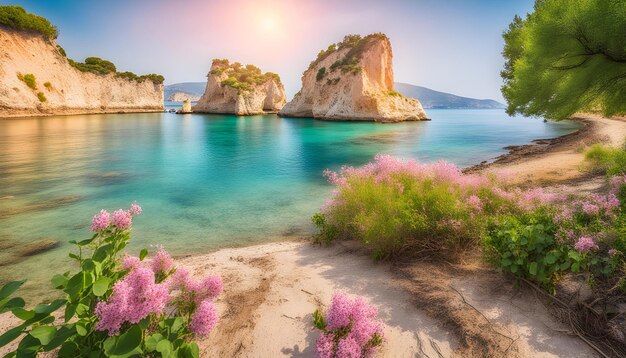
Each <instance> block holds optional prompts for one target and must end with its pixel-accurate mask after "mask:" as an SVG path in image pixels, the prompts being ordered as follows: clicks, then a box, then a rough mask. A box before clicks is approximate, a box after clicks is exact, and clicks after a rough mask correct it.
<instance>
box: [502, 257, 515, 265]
mask: <svg viewBox="0 0 626 358" xmlns="http://www.w3.org/2000/svg"><path fill="white" fill-rule="evenodd" d="M512 263H513V261H512V260H511V259H502V266H504V267H507V266H511V264H512Z"/></svg>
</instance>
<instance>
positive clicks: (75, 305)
mask: <svg viewBox="0 0 626 358" xmlns="http://www.w3.org/2000/svg"><path fill="white" fill-rule="evenodd" d="M141 212H142V209H141V207H140V206H139V205H137V204H132V205H131V207H130V209H129V210H122V209H120V210H117V211H115V212H113V214H109V213H108V212H107V211H105V210H102V211H100V213H98V214H97V215H95V216H94V217H93V220H92V223H91V230H92V231H94V232H95V233H94V235H93V236H92V237H91V238H90V239H87V240H83V241H79V242H76V241H71V243H72V244H74V245H75V246H76V247H77V248H78V253H70V255H69V256H70V257H71V258H72V259H74V260H76V262H77V263H78V266H79V267H80V271H79V272H78V273H76V274H73V275H72V274H70V273H69V272H66V273H64V274H61V275H55V276H54V277H53V278H52V285H53V286H54V288H56V289H58V290H61V291H62V292H63V293H64V294H65V298H64V299H58V300H55V301H53V302H52V303H50V304H39V305H37V306H36V307H35V308H34V309H32V310H26V309H25V308H24V306H25V302H24V300H23V299H22V298H19V297H14V298H10V297H9V296H10V295H11V294H12V293H13V292H15V290H17V289H18V288H19V287H20V286H21V285H22V284H23V283H24V282H23V281H17V282H11V283H9V284H7V285H5V286H4V287H3V288H2V290H0V312H7V311H11V312H12V313H13V314H14V315H15V316H16V317H18V318H20V319H22V320H23V321H24V322H23V323H22V324H20V325H18V326H17V327H14V328H12V329H10V330H9V331H7V332H5V333H4V334H3V335H1V336H0V347H2V346H4V345H6V344H8V343H9V342H11V341H13V340H15V339H17V338H19V337H20V336H22V335H23V338H22V340H21V341H20V343H19V344H18V347H17V349H16V350H15V351H14V352H12V353H11V354H9V356H11V355H17V356H23V357H27V356H28V357H30V356H32V357H34V356H36V354H37V353H38V352H47V351H51V350H54V349H58V356H59V357H77V356H89V357H103V356H106V357H128V356H133V355H150V356H155V357H156V356H161V357H197V356H198V355H199V349H198V345H197V344H196V343H195V342H193V339H194V338H196V337H202V336H205V335H207V334H208V333H209V332H210V331H211V330H212V329H213V328H214V327H215V324H216V322H217V312H216V309H215V306H214V305H213V302H212V300H213V299H215V298H216V297H217V296H218V295H219V294H220V292H221V291H222V280H221V278H220V277H219V276H208V277H206V278H204V279H203V280H197V279H195V278H193V277H191V276H190V275H189V273H188V271H187V270H186V269H185V268H181V267H176V266H175V263H174V260H173V259H172V257H171V256H170V255H169V254H168V253H167V252H166V251H165V250H164V249H163V248H162V247H159V248H158V250H157V252H156V253H155V254H154V255H153V256H152V258H148V256H147V255H148V251H147V250H146V249H143V250H142V251H141V253H140V255H139V256H138V257H134V256H130V255H127V254H122V250H123V249H124V248H125V247H126V245H127V244H128V241H129V240H130V230H131V228H132V219H133V216H135V215H138V214H141ZM63 307H64V308H65V311H64V315H63V323H61V324H55V316H53V315H52V314H53V313H54V312H55V311H57V310H58V309H60V308H63Z"/></svg>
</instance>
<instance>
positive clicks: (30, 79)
mask: <svg viewBox="0 0 626 358" xmlns="http://www.w3.org/2000/svg"><path fill="white" fill-rule="evenodd" d="M17 78H18V79H19V80H20V81H22V82H24V83H26V85H27V86H28V87H29V88H30V89H32V90H36V89H37V79H36V78H35V75H33V74H32V73H27V74H25V75H23V74H21V73H18V74H17Z"/></svg>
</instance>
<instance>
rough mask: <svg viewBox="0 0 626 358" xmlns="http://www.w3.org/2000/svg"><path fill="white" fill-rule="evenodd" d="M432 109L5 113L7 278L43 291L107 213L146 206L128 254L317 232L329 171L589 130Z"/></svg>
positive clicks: (480, 154) (0, 244)
mask: <svg viewBox="0 0 626 358" xmlns="http://www.w3.org/2000/svg"><path fill="white" fill-rule="evenodd" d="M428 114H429V115H430V117H431V118H432V119H433V120H432V121H430V122H411V123H399V124H377V123H347V122H324V121H317V120H312V119H295V118H279V117H277V116H274V115H268V116H252V117H236V116H231V115H175V114H169V113H146V114H126V115H117V114H110V115H79V116H57V117H46V118H27V119H14V120H4V121H0V248H1V250H0V262H1V263H0V264H2V263H4V264H5V265H4V266H3V267H0V282H3V281H6V280H8V279H16V278H30V279H31V280H30V283H29V285H28V286H29V288H30V291H31V292H43V291H45V290H47V282H46V281H47V277H49V274H50V273H51V272H62V271H63V270H64V269H66V268H67V267H68V266H67V263H66V262H67V259H66V255H67V252H68V249H69V248H70V245H69V244H67V241H69V240H80V239H83V238H86V237H88V235H89V221H90V219H91V217H92V216H93V214H94V213H96V212H97V211H98V210H99V209H100V208H106V209H108V210H114V209H117V208H120V207H127V206H128V205H129V204H130V203H131V202H132V201H135V200H136V201H137V202H139V203H140V204H141V205H142V207H143V209H144V214H143V215H141V216H139V217H137V218H136V220H135V223H134V238H133V245H131V250H137V249H138V248H139V247H143V246H147V245H151V244H157V243H162V244H164V245H165V246H166V248H167V249H169V250H170V251H172V252H174V253H175V254H178V255H183V254H193V253H199V252H206V251H209V250H213V249H216V248H220V247H225V246H235V245H245V244H251V243H259V242H264V241H269V240H273V239H276V238H279V237H283V236H285V235H287V236H301V235H307V234H309V233H311V232H312V230H313V228H312V225H311V224H310V223H309V221H310V220H309V219H310V217H311V215H312V214H313V213H314V212H315V211H316V210H317V209H318V208H319V207H320V206H321V205H322V204H323V203H324V201H325V199H326V198H327V197H328V195H329V193H330V191H331V187H330V185H328V184H327V183H326V181H325V180H324V178H323V176H322V171H323V170H324V169H326V168H330V169H338V168H339V167H340V166H341V165H344V164H348V165H360V164H363V163H366V162H368V161H370V160H371V159H372V158H373V156H374V155H376V154H377V153H386V154H392V155H397V156H402V157H413V158H418V159H419V160H421V161H427V162H431V161H435V160H440V159H444V160H448V161H451V162H454V163H456V164H458V165H460V166H468V165H472V164H477V163H480V162H481V161H483V160H489V159H492V158H494V157H496V156H498V155H500V154H502V153H505V152H506V151H505V150H504V149H502V148H503V147H505V146H508V145H520V144H525V143H529V142H530V141H531V140H533V139H537V138H549V137H555V136H559V135H563V134H566V133H569V132H571V131H573V130H575V129H577V128H579V125H578V124H577V123H574V122H568V121H564V122H560V123H550V122H548V123H543V121H542V120H540V119H529V118H509V117H508V116H507V115H506V114H505V113H504V112H503V111H501V110H429V111H428ZM44 238H51V239H55V240H59V241H61V245H60V246H59V248H57V249H54V250H52V251H50V252H47V253H45V254H41V255H37V256H33V257H28V258H19V259H15V255H14V253H15V252H16V251H17V250H18V249H19V247H20V245H22V244H24V243H30V242H33V241H36V240H41V239H44ZM15 243H18V245H17V246H14V247H8V246H11V244H15ZM7 247H8V248H7ZM14 260H16V261H17V262H15V263H11V264H9V263H10V262H12V261H14ZM43 277H46V280H44V279H43ZM42 283H45V284H44V285H42Z"/></svg>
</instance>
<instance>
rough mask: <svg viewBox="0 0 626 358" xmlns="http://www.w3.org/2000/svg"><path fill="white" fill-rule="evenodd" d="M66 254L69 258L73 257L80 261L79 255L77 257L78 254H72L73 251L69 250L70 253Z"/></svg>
mask: <svg viewBox="0 0 626 358" xmlns="http://www.w3.org/2000/svg"><path fill="white" fill-rule="evenodd" d="M67 255H68V256H69V257H70V258H71V259H74V260H78V261H80V257H79V256H78V255H76V254H74V253H71V252H70V253H69V254H67Z"/></svg>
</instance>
